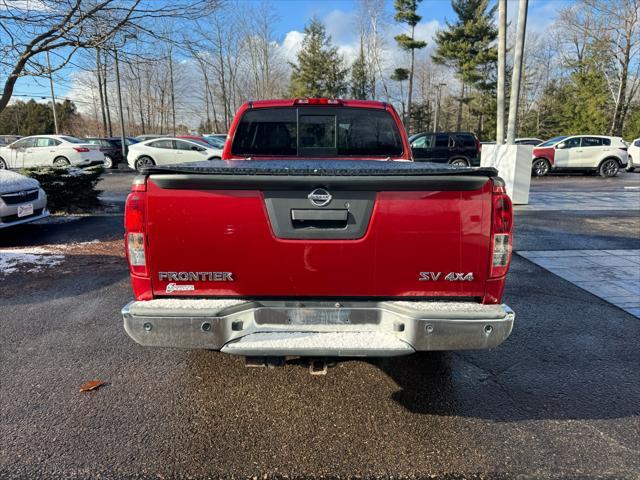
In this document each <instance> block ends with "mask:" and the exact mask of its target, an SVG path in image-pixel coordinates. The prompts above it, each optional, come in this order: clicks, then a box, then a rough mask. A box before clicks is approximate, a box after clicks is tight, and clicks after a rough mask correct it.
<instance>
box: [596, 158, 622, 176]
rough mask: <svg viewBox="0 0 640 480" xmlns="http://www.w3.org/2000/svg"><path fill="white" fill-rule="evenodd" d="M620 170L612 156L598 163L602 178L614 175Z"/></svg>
mask: <svg viewBox="0 0 640 480" xmlns="http://www.w3.org/2000/svg"><path fill="white" fill-rule="evenodd" d="M619 171H620V164H619V163H618V161H617V160H615V159H613V158H608V159H606V160H605V161H604V162H602V164H601V165H600V169H599V172H600V176H601V177H604V178H608V177H615V176H616V175H618V172H619Z"/></svg>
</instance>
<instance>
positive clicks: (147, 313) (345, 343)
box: [122, 299, 515, 357]
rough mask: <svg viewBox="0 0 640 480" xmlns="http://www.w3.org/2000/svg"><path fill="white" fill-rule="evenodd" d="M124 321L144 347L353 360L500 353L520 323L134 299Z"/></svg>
mask: <svg viewBox="0 0 640 480" xmlns="http://www.w3.org/2000/svg"><path fill="white" fill-rule="evenodd" d="M122 316H123V318H124V328H125V330H126V331H127V333H128V334H129V336H130V337H131V338H133V339H134V340H135V341H136V342H137V343H139V344H141V345H145V346H157V347H177V348H189V349H191V348H204V349H211V350H221V351H223V352H226V353H230V354H235V355H247V356H349V357H352V356H356V357H366V356H369V357H371V356H398V355H407V354H410V353H413V352H415V351H423V350H467V349H486V348H493V347H496V346H498V345H500V344H501V343H502V342H503V341H504V340H505V339H506V338H507V337H508V336H509V334H510V333H511V329H512V327H513V322H514V318H515V314H514V313H513V311H512V310H511V309H510V308H509V307H508V306H506V305H480V304H476V303H466V302H459V303H458V302H456V303H454V302H409V301H385V302H376V301H365V302H318V301H315V302H304V301H299V302H287V301H241V300H231V299H226V300H225V299H222V300H190V299H184V300H183V299H167V300H150V301H144V302H131V303H129V304H128V305H126V306H125V307H124V308H123V309H122Z"/></svg>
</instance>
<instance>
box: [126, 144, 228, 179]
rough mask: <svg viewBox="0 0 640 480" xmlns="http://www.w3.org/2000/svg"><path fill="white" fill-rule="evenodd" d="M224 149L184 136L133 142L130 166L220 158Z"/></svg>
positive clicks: (128, 160)
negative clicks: (187, 138)
mask: <svg viewBox="0 0 640 480" xmlns="http://www.w3.org/2000/svg"><path fill="white" fill-rule="evenodd" d="M221 157H222V149H219V148H213V147H211V146H210V145H208V144H205V143H200V142H198V141H195V140H186V139H183V138H156V139H153V140H147V141H145V142H140V143H136V144H133V145H131V146H130V147H129V154H128V155H127V162H128V163H129V167H130V168H133V169H134V170H138V171H140V170H141V169H143V168H144V167H150V166H153V165H172V164H175V163H188V162H199V161H202V160H218V159H220V158H221Z"/></svg>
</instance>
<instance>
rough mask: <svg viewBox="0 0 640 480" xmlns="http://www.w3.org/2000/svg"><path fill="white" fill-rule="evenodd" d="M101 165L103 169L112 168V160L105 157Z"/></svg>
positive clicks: (107, 156)
mask: <svg viewBox="0 0 640 480" xmlns="http://www.w3.org/2000/svg"><path fill="white" fill-rule="evenodd" d="M102 165H104V168H113V159H112V158H111V157H110V156H109V155H105V156H104V160H103V161H102Z"/></svg>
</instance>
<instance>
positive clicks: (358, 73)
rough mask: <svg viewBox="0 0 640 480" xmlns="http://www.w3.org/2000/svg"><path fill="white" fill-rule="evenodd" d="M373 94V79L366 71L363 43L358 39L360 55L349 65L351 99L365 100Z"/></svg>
mask: <svg viewBox="0 0 640 480" xmlns="http://www.w3.org/2000/svg"><path fill="white" fill-rule="evenodd" d="M372 92H373V79H372V78H371V76H370V75H369V70H368V69H367V58H366V56H365V53H364V42H363V39H362V38H361V39H360V53H359V54H358V58H356V59H355V60H354V62H353V65H351V97H352V98H356V99H358V100H367V99H368V98H370V96H371V95H372Z"/></svg>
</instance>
